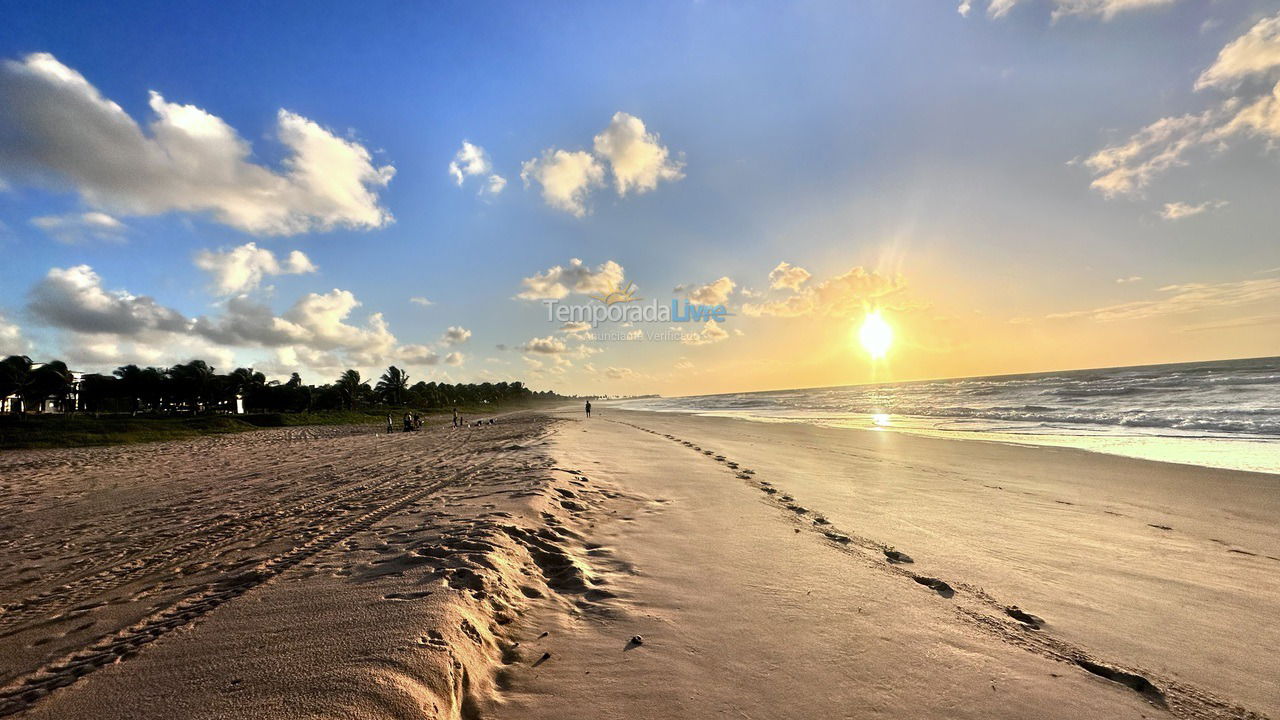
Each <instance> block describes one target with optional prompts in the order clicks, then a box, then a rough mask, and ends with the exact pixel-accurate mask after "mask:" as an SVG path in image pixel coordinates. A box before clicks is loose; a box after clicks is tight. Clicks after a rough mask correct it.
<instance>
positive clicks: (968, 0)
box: [956, 0, 973, 17]
mask: <svg viewBox="0 0 1280 720" xmlns="http://www.w3.org/2000/svg"><path fill="white" fill-rule="evenodd" d="M970 10H973V0H961V2H960V5H959V7H957V8H956V12H958V13H960V17H969V11H970Z"/></svg>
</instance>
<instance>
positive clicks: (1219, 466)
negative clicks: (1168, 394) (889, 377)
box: [604, 406, 1280, 475]
mask: <svg viewBox="0 0 1280 720" xmlns="http://www.w3.org/2000/svg"><path fill="white" fill-rule="evenodd" d="M604 407H610V408H611V409H616V410H622V411H625V412H638V413H654V414H659V415H676V416H679V415H689V416H694V417H709V418H722V419H725V420H742V421H747V422H753V423H761V424H766V425H768V424H800V425H812V426H815V427H825V428H833V429H840V430H859V431H863V432H890V433H901V434H905V435H914V436H916V437H927V438H935V439H938V440H958V441H974V442H989V443H998V444H1003V445H1015V446H1020V447H1048V448H1062V449H1072V450H1079V451H1082V452H1088V453H1094V454H1100V455H1110V456H1114V457H1124V458H1130V459H1134V460H1144V461H1147V462H1157V463H1167V464H1171V465H1192V466H1195V467H1203V468H1207V469H1212V470H1231V471H1237V472H1254V473H1263V474H1268V475H1280V437H1267V436H1248V437H1223V436H1217V435H1160V434H1149V435H1147V434H1139V433H1133V434H1112V435H1106V434H1103V433H1101V432H1099V433H1097V434H1092V435H1091V434H1086V433H1051V432H1044V433H1032V432H1012V431H1010V432H1001V431H996V430H963V429H957V430H943V429H937V428H927V427H923V426H919V427H914V426H903V425H898V426H894V425H893V424H892V422H889V423H887V424H884V425H881V424H878V423H876V421H875V419H874V415H872V414H860V415H857V417H860V418H863V421H862V422H858V421H857V420H855V419H854V414H851V416H850V418H849V419H847V420H830V419H827V420H824V419H819V418H804V417H784V416H778V417H769V416H764V415H751V414H747V413H742V414H733V413H731V412H724V411H716V410H708V411H675V410H650V409H644V408H624V407H620V406H604ZM911 419H912V420H914V419H916V418H915V417H914V416H912V418H911ZM960 419H962V418H953V419H951V420H960ZM928 420H938V421H941V420H946V418H928ZM1023 438H1039V439H1040V441H1038V442H1037V441H1035V440H1030V439H1023ZM1261 443H1270V444H1269V445H1266V446H1265V448H1266V449H1267V450H1270V451H1271V452H1270V453H1268V454H1265V455H1262V456H1260V458H1258V459H1256V460H1255V459H1250V460H1247V461H1244V462H1241V461H1240V460H1239V459H1238V458H1230V459H1225V460H1220V461H1219V462H1217V463H1213V462H1206V460H1207V459H1209V458H1210V457H1212V456H1218V457H1219V458H1220V457H1221V456H1222V455H1230V454H1231V453H1232V452H1233V451H1234V450H1237V449H1239V448H1240V447H1244V446H1252V445H1254V444H1261ZM1154 444H1160V445H1161V446H1162V449H1160V450H1155V449H1153V447H1152V446H1153V445H1154ZM1186 444H1201V445H1204V447H1203V448H1201V449H1200V451H1199V452H1198V453H1197V454H1196V459H1190V458H1188V459H1187V460H1183V461H1179V460H1170V459H1167V458H1168V456H1169V455H1171V454H1173V453H1176V452H1177V451H1179V450H1182V449H1185V445H1186ZM1108 446H1110V447H1111V448H1116V447H1125V446H1129V447H1126V448H1125V449H1127V450H1128V452H1125V451H1122V450H1118V449H1107V448H1108ZM1156 455H1160V456H1162V457H1156ZM1255 465H1257V466H1256V467H1255Z"/></svg>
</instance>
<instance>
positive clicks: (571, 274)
mask: <svg viewBox="0 0 1280 720" xmlns="http://www.w3.org/2000/svg"><path fill="white" fill-rule="evenodd" d="M622 281H623V270H622V266H621V265H619V264H618V263H616V262H614V261H612V260H607V261H605V262H603V263H601V264H600V265H597V266H596V267H595V269H594V270H592V269H591V267H590V266H588V265H584V264H583V263H582V261H581V260H579V259H578V258H573V259H571V260H569V264H568V266H561V265H556V266H554V267H551V268H548V269H547V270H546V271H545V272H541V273H535V274H534V275H533V276H532V277H527V278H524V279H523V280H521V281H520V284H521V285H523V286H524V289H523V290H521V291H520V293H519V294H518V295H516V297H518V298H521V299H523V300H559V299H560V298H563V297H565V296H566V295H568V294H569V293H579V294H588V293H606V292H609V291H611V290H614V289H615V288H619V287H622Z"/></svg>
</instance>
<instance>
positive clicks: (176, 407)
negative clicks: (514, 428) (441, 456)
mask: <svg viewBox="0 0 1280 720" xmlns="http://www.w3.org/2000/svg"><path fill="white" fill-rule="evenodd" d="M562 399H564V398H563V397H562V396H560V395H557V394H556V393H553V392H548V391H543V392H533V391H531V390H529V389H528V388H526V387H525V386H524V384H523V383H519V382H513V383H506V382H500V383H487V382H486V383H478V384H477V383H468V384H456V385H451V384H448V383H435V382H431V383H426V382H421V381H419V382H417V383H415V384H413V385H410V384H409V375H408V373H406V372H404V371H403V370H401V369H399V368H397V367H395V366H392V367H390V368H388V369H387V371H386V372H385V373H383V374H382V377H381V378H380V379H379V381H378V383H377V385H376V386H375V387H370V385H369V383H368V382H366V381H364V380H363V379H362V378H361V377H360V373H359V372H357V371H356V370H347V371H345V372H343V373H342V375H341V376H340V377H339V378H338V379H337V380H336V381H334V382H333V383H331V384H325V385H319V386H316V385H306V384H304V383H303V382H302V378H301V377H300V376H299V375H298V373H293V375H292V377H291V378H290V379H289V380H288V382H285V383H279V382H275V381H268V380H267V379H266V377H265V376H264V375H263V374H262V373H260V372H255V371H254V370H253V368H236V369H235V370H233V371H232V372H231V373H229V374H226V375H219V374H217V373H216V372H214V368H212V367H210V366H209V365H208V364H207V363H205V362H204V361H202V360H193V361H191V362H189V363H186V364H181V365H174V366H173V367H171V368H168V369H160V368H153V367H150V368H140V367H138V366H137V365H126V366H124V367H121V368H118V369H116V370H115V372H114V373H112V374H111V375H101V374H90V375H85V376H84V377H82V378H80V379H79V380H78V381H77V380H76V378H75V377H74V375H73V373H71V372H70V371H69V370H68V369H67V366H66V365H65V364H64V363H61V362H59V361H53V362H49V363H45V364H43V365H40V364H36V363H33V362H32V361H31V359H30V358H28V357H25V356H20V355H18V356H12V357H9V358H5V359H4V360H2V361H0V400H6V402H7V403H8V407H9V409H10V412H9V413H6V414H3V415H0V449H3V448H41V447H79V446H84V445H115V444H123V443H138V442H153V441H157V440H175V439H182V438H189V437H195V436H198V435H211V434H221V433H232V432H243V431H246V430H255V429H258V428H264V427H296V426H304V425H351V424H367V425H370V426H371V428H372V427H381V426H382V425H385V423H386V418H387V415H388V414H390V415H392V417H393V419H394V420H395V422H396V424H397V427H398V426H399V423H400V419H401V417H403V415H404V414H405V413H406V412H412V413H415V414H418V415H432V414H446V415H449V416H450V417H451V416H452V410H453V409H454V408H457V410H458V412H459V413H460V414H461V415H462V416H464V417H473V416H475V415H480V414H487V413H493V412H498V411H509V410H515V409H521V408H527V407H533V406H536V405H539V404H542V403H545V402H547V401H557V400H562ZM237 405H240V406H242V407H243V409H244V410H246V411H247V413H245V414H236V409H237Z"/></svg>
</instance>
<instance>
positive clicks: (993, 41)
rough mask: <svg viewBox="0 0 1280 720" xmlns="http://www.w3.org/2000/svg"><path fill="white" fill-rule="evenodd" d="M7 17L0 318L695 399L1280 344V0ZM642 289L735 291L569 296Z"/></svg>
mask: <svg viewBox="0 0 1280 720" xmlns="http://www.w3.org/2000/svg"><path fill="white" fill-rule="evenodd" d="M0 21H2V23H3V25H4V26H5V27H6V30H5V32H4V33H0V257H3V258H4V260H3V262H2V263H0V268H2V269H0V354H5V355H8V354H14V353H23V354H28V355H30V356H32V357H33V358H34V359H36V360H46V359H50V358H59V359H62V360H64V361H66V362H67V363H68V364H69V365H70V366H71V367H72V368H73V369H77V370H85V371H110V370H111V369H113V368H115V367H117V366H119V365H122V364H126V363H137V364H141V365H156V366H168V365H172V364H174V363H177V362H185V361H187V360H190V359H193V358H203V359H205V360H207V361H208V362H210V363H211V364H212V365H214V366H215V367H216V368H217V369H218V371H219V372H227V371H230V370H231V369H233V368H234V367H241V366H244V367H250V366H251V367H254V368H256V369H258V370H261V371H263V372H265V373H266V374H267V375H268V376H269V377H275V378H287V377H288V375H289V373H291V372H294V371H295V370H296V371H298V372H300V373H301V374H302V376H303V378H304V380H305V381H307V382H310V383H317V384H319V383H324V382H330V381H332V380H333V379H334V378H336V377H337V376H338V375H339V374H340V373H341V372H342V370H344V369H346V368H348V367H355V368H357V369H359V370H361V372H362V373H364V374H365V375H366V376H373V377H376V376H377V374H379V373H381V372H382V370H383V369H385V368H386V367H387V366H388V365H392V364H394V365H397V366H399V367H402V368H407V370H408V372H409V374H410V378H411V382H414V381H417V380H428V381H430V380H436V381H447V382H483V381H495V382H496V381H500V380H507V381H511V380H522V381H524V382H526V383H527V384H529V385H530V386H532V387H535V388H549V389H556V390H559V391H561V392H575V393H593V394H638V393H662V394H669V395H674V394H699V393H713V392H737V391H750V390H763V389H778V388H794V387H812V386H830V385H843V384H852V383H862V382H883V381H900V380H912V379H922V378H936V377H956V376H969V375H989V374H1005V373H1015V372H1036V371H1047V370H1056V369H1069V368H1085V367H1108V366H1117V365H1135V364H1148V363H1160V362H1181V361H1191V360H1210V359H1225V358H1234V357H1254V356H1267V355H1276V354H1280V242H1278V239H1277V235H1276V230H1275V228H1276V227H1277V226H1280V223H1278V222H1277V221H1278V220H1280V205H1278V204H1277V203H1276V201H1275V196H1276V192H1277V190H1278V189H1280V152H1277V144H1278V141H1280V1H1274V0H1273V1H1271V2H1259V1H1252V0H1232V1H1227V0H1221V1H1217V2H1200V1H1193V0H989V1H988V0H967V1H965V2H958V1H954V0H953V1H944V0H928V1H926V0H911V1H906V2H904V1H902V0H881V1H867V2H858V3H848V2H836V1H832V2H822V1H818V2H814V1H810V2H793V3H784V2H776V3H764V2H726V1H721V0H700V1H696V2H655V3H648V2H646V3H640V2H636V3H593V2H581V3H572V2H563V3H514V2H513V3H494V2H467V3H462V2H457V3H447V2H440V3H419V2H362V3H351V4H348V5H346V6H345V7H344V6H341V5H339V4H336V3H333V4H325V6H324V8H323V9H317V8H316V7H315V6H314V5H313V4H308V3H268V4H263V3H250V2H242V3H241V2H226V3H196V2H150V3H149V2H134V3H128V4H121V5H117V4H102V3H96V4H93V3H75V2H66V3H19V2H10V1H8V0H4V1H2V2H0ZM628 290H629V292H630V295H629V297H630V298H632V299H633V300H635V302H632V303H626V302H624V303H618V305H623V306H625V305H634V306H636V307H639V306H641V305H647V304H655V305H657V306H660V307H669V306H670V303H671V302H672V301H673V300H674V301H676V302H677V303H678V304H677V309H678V310H679V309H680V308H683V307H684V306H685V303H693V304H695V305H696V306H698V307H700V308H710V307H714V306H720V307H722V309H723V312H724V316H722V317H720V318H719V319H718V320H716V319H710V320H708V319H707V318H706V317H705V316H704V317H701V318H700V319H698V320H697V321H681V320H683V319H684V318H681V317H679V316H677V317H675V318H663V319H660V320H655V321H646V320H644V319H636V320H635V321H629V320H626V319H623V320H619V321H605V322H602V323H599V324H598V325H596V326H595V327H591V326H589V325H586V324H583V323H582V322H570V321H562V320H559V319H557V317H556V316H555V314H554V312H555V309H556V308H557V307H561V308H572V307H580V308H591V307H605V305H604V303H602V302H601V301H600V300H599V299H598V298H602V297H605V296H607V295H608V294H609V293H610V292H622V293H626V292H628ZM616 297H617V296H615V298H614V299H616ZM868 313H877V314H878V316H879V317H882V318H883V319H884V320H885V321H886V322H887V323H888V324H889V326H890V327H891V328H892V331H893V344H892V346H891V348H890V349H889V351H888V353H887V354H886V355H885V356H884V357H879V358H877V357H872V356H871V355H870V354H869V353H868V352H866V350H865V349H864V348H863V347H861V346H860V345H859V343H858V342H857V338H858V330H859V328H860V326H861V325H862V323H863V322H864V320H865V317H866V316H867V315H868Z"/></svg>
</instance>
